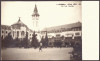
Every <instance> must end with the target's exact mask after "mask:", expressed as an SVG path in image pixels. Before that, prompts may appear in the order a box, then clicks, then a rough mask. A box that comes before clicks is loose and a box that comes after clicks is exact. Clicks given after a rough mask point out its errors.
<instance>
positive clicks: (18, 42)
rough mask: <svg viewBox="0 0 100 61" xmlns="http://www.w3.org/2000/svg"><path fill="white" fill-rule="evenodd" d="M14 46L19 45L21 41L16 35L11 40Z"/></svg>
mask: <svg viewBox="0 0 100 61" xmlns="http://www.w3.org/2000/svg"><path fill="white" fill-rule="evenodd" d="M13 44H14V46H15V47H19V46H20V45H21V41H20V40H19V39H18V37H17V38H16V39H15V40H14V42H13Z"/></svg>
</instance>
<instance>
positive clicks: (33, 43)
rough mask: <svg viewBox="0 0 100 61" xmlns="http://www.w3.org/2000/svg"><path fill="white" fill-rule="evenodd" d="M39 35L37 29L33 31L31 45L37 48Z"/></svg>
mask: <svg viewBox="0 0 100 61" xmlns="http://www.w3.org/2000/svg"><path fill="white" fill-rule="evenodd" d="M36 36H37V35H36V34H35V31H34V33H33V37H32V42H31V46H32V47H34V48H37V47H38V46H39V42H38V40H37V37H36Z"/></svg>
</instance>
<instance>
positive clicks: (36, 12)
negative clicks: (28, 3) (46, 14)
mask: <svg viewBox="0 0 100 61" xmlns="http://www.w3.org/2000/svg"><path fill="white" fill-rule="evenodd" d="M34 16H40V15H39V14H38V9H37V5H36V4H35V8H34V13H33V14H32V17H34Z"/></svg>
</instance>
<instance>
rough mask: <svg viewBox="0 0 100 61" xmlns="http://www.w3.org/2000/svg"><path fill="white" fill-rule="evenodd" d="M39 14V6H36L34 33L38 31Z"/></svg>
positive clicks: (33, 15)
mask: <svg viewBox="0 0 100 61" xmlns="http://www.w3.org/2000/svg"><path fill="white" fill-rule="evenodd" d="M39 16H40V15H39V13H38V9H37V6H36V4H35V8H34V11H33V14H32V20H33V27H34V31H38V20H39Z"/></svg>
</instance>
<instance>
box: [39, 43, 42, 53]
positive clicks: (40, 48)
mask: <svg viewBox="0 0 100 61" xmlns="http://www.w3.org/2000/svg"><path fill="white" fill-rule="evenodd" d="M40 51H41V52H42V43H40V47H39V52H40Z"/></svg>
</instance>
